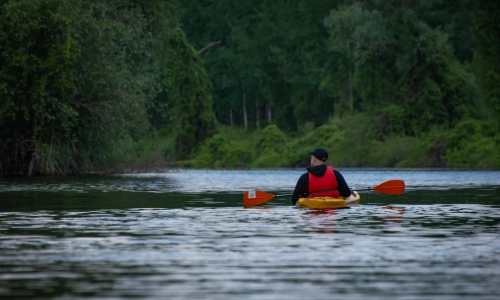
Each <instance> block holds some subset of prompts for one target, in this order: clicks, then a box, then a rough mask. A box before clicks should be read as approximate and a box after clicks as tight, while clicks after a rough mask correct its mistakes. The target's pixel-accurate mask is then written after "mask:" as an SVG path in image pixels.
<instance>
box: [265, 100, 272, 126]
mask: <svg viewBox="0 0 500 300" xmlns="http://www.w3.org/2000/svg"><path fill="white" fill-rule="evenodd" d="M266 113H267V122H268V123H269V124H271V123H272V122H273V113H272V111H271V105H270V104H269V103H267V104H266Z"/></svg>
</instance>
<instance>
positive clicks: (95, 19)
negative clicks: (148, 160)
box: [0, 0, 215, 174]
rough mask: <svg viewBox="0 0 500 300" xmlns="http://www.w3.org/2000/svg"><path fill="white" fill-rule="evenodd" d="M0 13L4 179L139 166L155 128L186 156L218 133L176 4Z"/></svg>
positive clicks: (123, 3)
mask: <svg viewBox="0 0 500 300" xmlns="http://www.w3.org/2000/svg"><path fill="white" fill-rule="evenodd" d="M0 5H1V7H0V14H1V18H0V49H2V51H1V52H0V65H2V69H1V70H0V128H1V129H0V141H1V143H0V168H1V170H0V172H1V173H7V174H12V173H15V174H37V173H42V174H64V173H80V172H91V171H94V170H100V169H105V168H110V167H112V166H114V165H116V164H118V163H119V162H121V163H122V164H123V163H126V162H128V161H131V160H133V159H136V158H137V154H138V153H136V151H140V147H138V146H137V143H136V140H137V139H138V138H139V137H141V136H144V135H145V133H147V130H148V129H149V127H150V124H153V125H154V126H156V128H158V127H159V126H170V127H172V129H171V132H173V134H174V135H175V136H176V138H177V140H176V148H175V150H177V151H178V152H180V153H182V155H186V153H189V151H190V150H189V149H190V147H195V145H196V142H197V141H201V140H203V139H204V138H205V137H207V136H208V135H209V134H211V132H212V128H213V124H214V121H215V120H214V117H213V113H212V107H211V106H212V102H211V98H210V97H211V95H210V82H209V81H208V79H207V76H206V73H205V70H204V68H203V65H202V64H201V61H200V60H199V58H197V56H196V54H195V53H194V50H193V49H192V48H191V47H190V46H189V45H188V44H187V42H186V41H185V37H184V36H183V34H182V32H180V31H179V30H174V28H175V27H176V26H177V19H176V17H175V16H174V14H175V9H176V7H175V2H166V1H161V0H154V1H131V0H106V1H97V0H89V1H81V0H33V1H31V0H30V1H28V0H16V1H8V2H5V1H4V2H1V4H0ZM168 121H170V122H168ZM174 125H175V126H177V127H175V128H174ZM165 155H166V156H169V155H171V154H168V155H167V154H165ZM139 156H140V155H139Z"/></svg>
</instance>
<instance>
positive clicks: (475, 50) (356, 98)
mask: <svg viewBox="0 0 500 300" xmlns="http://www.w3.org/2000/svg"><path fill="white" fill-rule="evenodd" d="M498 53H500V2H498V1H494V0H489V1H485V0H457V1H451V0H434V1H432V0H288V1H282V0H275V1H269V0H247V1H230V0H183V1H180V0H177V1H175V0H0V66H1V69H0V174H2V175H16V174H17V175H36V174H72V173H91V172H114V171H124V170H125V171H126V170H131V169H134V168H151V167H155V166H165V165H175V166H185V167H210V168H212V167H294V166H303V165H305V164H306V163H307V159H308V157H307V155H306V153H307V152H309V151H311V149H313V148H315V147H323V148H325V149H327V150H328V151H329V152H330V153H332V155H331V157H332V163H333V164H334V165H336V166H345V167H468V168H500V151H499V150H500V133H499V132H500V131H499V129H500V56H499V55H498Z"/></svg>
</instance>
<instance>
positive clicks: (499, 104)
mask: <svg viewBox="0 0 500 300" xmlns="http://www.w3.org/2000/svg"><path fill="white" fill-rule="evenodd" d="M474 4H475V5H474V18H473V24H474V26H473V32H474V37H475V39H474V42H475V43H476V45H477V46H476V47H477V54H476V57H475V66H476V69H477V71H476V74H477V77H478V87H479V96H480V100H481V101H480V103H481V104H482V105H484V107H485V109H484V110H482V115H481V116H482V117H483V118H484V119H487V120H489V121H492V122H494V126H495V127H496V130H499V129H500V84H499V82H500V56H499V55H498V53H500V3H499V2H498V1H484V0H481V1H475V3H474Z"/></svg>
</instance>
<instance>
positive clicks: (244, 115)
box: [243, 90, 248, 129]
mask: <svg viewBox="0 0 500 300" xmlns="http://www.w3.org/2000/svg"><path fill="white" fill-rule="evenodd" d="M243 127H244V128H245V129H247V128H248V119H247V95H246V93H245V91H244V90H243Z"/></svg>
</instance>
